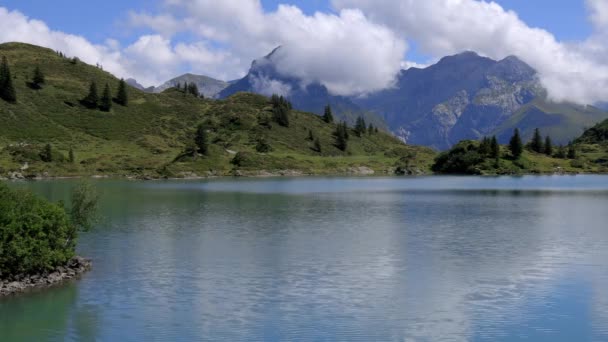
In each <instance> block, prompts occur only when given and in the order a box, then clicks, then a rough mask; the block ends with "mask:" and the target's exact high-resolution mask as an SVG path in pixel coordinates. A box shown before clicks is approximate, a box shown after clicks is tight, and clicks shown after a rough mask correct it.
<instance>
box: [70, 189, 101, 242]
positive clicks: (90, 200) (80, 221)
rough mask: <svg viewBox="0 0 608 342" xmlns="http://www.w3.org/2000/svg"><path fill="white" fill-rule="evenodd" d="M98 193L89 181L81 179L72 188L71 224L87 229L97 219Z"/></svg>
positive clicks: (83, 229)
mask: <svg viewBox="0 0 608 342" xmlns="http://www.w3.org/2000/svg"><path fill="white" fill-rule="evenodd" d="M98 202H99V194H98V192H97V189H96V188H95V187H94V186H93V185H92V184H91V183H89V182H87V181H82V182H80V183H79V184H78V185H77V186H76V187H74V189H72V210H71V211H70V215H71V220H72V225H73V226H74V227H76V229H78V230H81V231H88V230H90V229H91V228H92V227H93V224H94V223H95V221H96V220H97V209H98Z"/></svg>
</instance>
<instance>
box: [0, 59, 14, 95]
mask: <svg viewBox="0 0 608 342" xmlns="http://www.w3.org/2000/svg"><path fill="white" fill-rule="evenodd" d="M0 98H1V99H3V100H4V101H7V102H13V103H14V102H17V92H16V91H15V87H13V77H12V76H11V70H10V68H9V66H8V60H7V59H6V57H4V56H3V57H2V64H0Z"/></svg>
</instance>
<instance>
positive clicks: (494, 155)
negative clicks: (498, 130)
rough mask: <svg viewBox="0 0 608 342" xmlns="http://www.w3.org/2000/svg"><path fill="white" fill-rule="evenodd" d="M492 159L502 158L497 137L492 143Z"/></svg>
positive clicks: (493, 138) (493, 137)
mask: <svg viewBox="0 0 608 342" xmlns="http://www.w3.org/2000/svg"><path fill="white" fill-rule="evenodd" d="M490 157H492V158H494V159H497V158H500V145H499V144H498V139H496V136H495V135H494V136H492V140H491V141H490Z"/></svg>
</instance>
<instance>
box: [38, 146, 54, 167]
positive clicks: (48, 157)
mask: <svg viewBox="0 0 608 342" xmlns="http://www.w3.org/2000/svg"><path fill="white" fill-rule="evenodd" d="M40 159H41V160H42V161H43V162H45V163H51V162H52V161H53V148H52V147H51V144H46V145H45V146H44V149H42V151H40Z"/></svg>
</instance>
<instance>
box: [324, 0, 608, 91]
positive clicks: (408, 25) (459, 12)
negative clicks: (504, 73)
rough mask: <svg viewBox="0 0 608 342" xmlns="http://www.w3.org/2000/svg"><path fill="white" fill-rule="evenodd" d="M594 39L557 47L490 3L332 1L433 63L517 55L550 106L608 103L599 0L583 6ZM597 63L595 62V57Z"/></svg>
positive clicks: (603, 7) (604, 11)
mask: <svg viewBox="0 0 608 342" xmlns="http://www.w3.org/2000/svg"><path fill="white" fill-rule="evenodd" d="M587 3H588V5H589V8H590V9H591V10H592V20H593V22H594V23H595V25H596V28H598V33H596V34H595V35H594V37H590V39H589V40H588V41H585V42H579V43H575V44H572V43H570V44H564V43H562V42H559V41H558V40H557V39H556V38H555V37H554V36H553V35H552V34H551V33H550V32H548V31H546V30H543V29H539V28H533V27H530V26H528V25H527V24H526V23H525V22H523V21H522V20H521V19H520V18H519V17H518V16H517V14H516V13H515V12H512V11H506V10H504V9H503V8H502V7H501V6H500V5H498V4H497V3H495V2H486V1H477V0H425V1H419V0H402V1H391V0H333V1H332V4H333V6H334V7H335V8H336V9H337V10H343V9H347V8H358V9H360V10H362V11H363V13H365V14H366V15H367V16H368V17H369V18H370V19H371V20H373V21H374V22H377V23H382V24H386V25H388V26H389V27H391V29H393V30H394V31H395V32H398V33H400V34H402V35H403V36H406V37H407V38H408V39H412V40H415V41H416V42H418V44H419V45H420V48H421V49H422V51H424V52H426V53H429V54H431V55H433V56H435V57H438V56H443V55H447V54H454V53H458V52H461V51H464V50H474V51H477V52H479V53H481V54H483V55H486V56H489V57H492V58H495V59H502V58H504V57H506V56H508V55H517V56H518V57H520V58H521V59H522V60H524V61H525V62H527V63H528V64H530V65H531V66H532V67H534V68H535V69H536V70H538V71H539V74H540V76H541V81H542V83H543V84H544V85H545V86H546V87H547V88H548V90H549V93H550V95H551V96H552V97H553V98H554V99H556V100H571V101H577V102H582V103H591V102H596V101H599V100H605V99H607V98H608V65H607V63H606V60H607V58H606V57H608V51H607V50H606V47H605V45H606V44H605V40H604V41H603V42H601V43H600V41H599V40H598V35H599V31H600V28H605V27H606V23H607V22H608V8H607V7H608V5H607V3H606V1H605V0H587ZM600 56H601V59H603V61H601V62H600V58H598V57H600Z"/></svg>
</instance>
